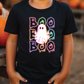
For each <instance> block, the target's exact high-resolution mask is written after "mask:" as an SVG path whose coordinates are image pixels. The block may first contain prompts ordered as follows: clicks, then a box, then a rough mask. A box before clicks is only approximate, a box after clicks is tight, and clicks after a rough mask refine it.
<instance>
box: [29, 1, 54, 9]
mask: <svg viewBox="0 0 84 84" xmlns="http://www.w3.org/2000/svg"><path fill="white" fill-rule="evenodd" d="M52 3H53V0H29V4H30V5H31V6H33V7H35V8H38V9H39V8H40V9H45V8H48V7H50V6H51V5H52Z"/></svg>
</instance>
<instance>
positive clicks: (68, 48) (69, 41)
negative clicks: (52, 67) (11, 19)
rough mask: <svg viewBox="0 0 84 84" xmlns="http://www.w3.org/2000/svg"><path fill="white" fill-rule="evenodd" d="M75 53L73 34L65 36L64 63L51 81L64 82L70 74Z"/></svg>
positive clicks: (62, 83)
mask: <svg viewBox="0 0 84 84" xmlns="http://www.w3.org/2000/svg"><path fill="white" fill-rule="evenodd" d="M72 54H73V38H72V34H68V35H64V36H63V64H62V69H61V71H60V72H59V73H57V74H55V75H54V76H53V77H52V78H51V79H50V80H49V81H50V83H52V82H53V81H54V83H55V84H64V82H65V79H66V78H67V76H68V75H69V72H70V66H71V60H72Z"/></svg>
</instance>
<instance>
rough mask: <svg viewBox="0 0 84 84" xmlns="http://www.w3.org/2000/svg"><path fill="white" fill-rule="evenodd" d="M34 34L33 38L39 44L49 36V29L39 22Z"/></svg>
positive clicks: (44, 41)
mask: <svg viewBox="0 0 84 84" xmlns="http://www.w3.org/2000/svg"><path fill="white" fill-rule="evenodd" d="M34 34H35V36H34V38H35V40H36V42H37V43H39V44H44V43H46V42H47V41H48V39H49V38H50V35H49V31H47V28H46V26H45V25H44V24H40V25H39V26H38V28H37V32H36V31H35V32H34Z"/></svg>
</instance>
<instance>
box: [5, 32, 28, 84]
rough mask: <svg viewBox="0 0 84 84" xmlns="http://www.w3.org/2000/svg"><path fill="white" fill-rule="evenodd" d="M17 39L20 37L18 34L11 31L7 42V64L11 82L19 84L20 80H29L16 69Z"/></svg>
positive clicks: (11, 83)
mask: <svg viewBox="0 0 84 84" xmlns="http://www.w3.org/2000/svg"><path fill="white" fill-rule="evenodd" d="M17 39H18V34H10V33H9V35H8V39H7V42H6V64H7V68H6V71H7V74H8V76H9V80H10V84H19V81H20V80H22V81H24V82H27V80H26V79H25V78H23V77H22V76H21V75H20V74H19V73H18V72H16V71H15V57H16V52H17Z"/></svg>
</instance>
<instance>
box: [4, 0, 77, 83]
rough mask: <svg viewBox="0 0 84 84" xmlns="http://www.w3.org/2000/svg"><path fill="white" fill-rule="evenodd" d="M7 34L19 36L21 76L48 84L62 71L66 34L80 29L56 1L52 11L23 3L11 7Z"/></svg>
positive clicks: (71, 15) (6, 29)
mask: <svg viewBox="0 0 84 84" xmlns="http://www.w3.org/2000/svg"><path fill="white" fill-rule="evenodd" d="M4 31H6V32H9V33H12V34H18V55H17V61H18V63H17V69H16V70H17V71H18V72H19V73H20V75H21V76H23V77H24V78H26V79H27V80H28V81H29V82H34V83H38V84H48V83H47V82H48V80H49V79H50V78H51V77H52V76H53V75H54V74H56V73H58V72H60V71H61V68H62V66H61V61H60V56H61V55H62V53H63V35H67V34H71V33H74V32H76V31H78V27H77V24H76V22H75V19H74V15H73V13H72V10H71V8H70V6H69V5H68V4H66V3H62V2H58V1H55V0H53V4H52V6H50V7H49V8H46V9H37V8H34V7H32V6H31V5H30V4H29V3H28V0H24V1H22V2H19V3H17V4H15V5H14V6H13V7H12V9H11V11H10V14H9V16H8V19H7V23H6V26H5V30H4Z"/></svg>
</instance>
